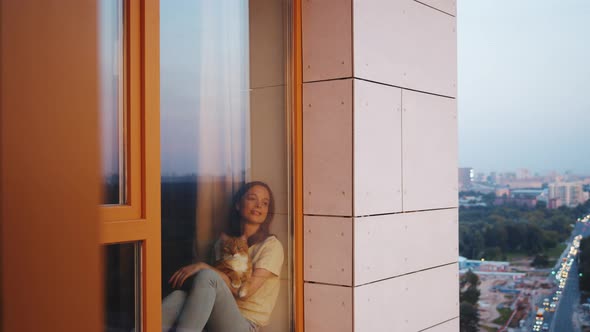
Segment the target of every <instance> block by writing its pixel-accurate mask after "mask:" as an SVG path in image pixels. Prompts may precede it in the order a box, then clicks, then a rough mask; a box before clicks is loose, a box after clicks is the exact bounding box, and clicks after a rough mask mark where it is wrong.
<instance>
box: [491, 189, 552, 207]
mask: <svg viewBox="0 0 590 332" xmlns="http://www.w3.org/2000/svg"><path fill="white" fill-rule="evenodd" d="M501 190H502V189H500V190H496V199H495V200H494V205H504V204H515V205H518V206H526V207H528V208H534V207H535V206H537V202H539V201H546V200H547V198H546V197H547V196H546V192H545V190H544V189H514V190H509V191H508V194H507V195H506V194H505V193H504V192H502V191H501ZM498 193H502V195H498Z"/></svg>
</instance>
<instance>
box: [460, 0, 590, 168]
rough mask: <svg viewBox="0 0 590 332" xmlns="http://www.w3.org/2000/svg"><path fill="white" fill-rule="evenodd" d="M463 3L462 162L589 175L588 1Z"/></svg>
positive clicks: (478, 0) (481, 0)
mask: <svg viewBox="0 0 590 332" xmlns="http://www.w3.org/2000/svg"><path fill="white" fill-rule="evenodd" d="M457 7H458V8H457V38H458V42H457V44H458V111H459V119H458V121H459V166H460V167H473V168H475V169H476V171H484V172H487V171H500V172H501V171H515V170H516V169H518V168H528V169H530V170H531V171H533V172H539V173H544V172H547V171H551V170H555V171H559V172H565V171H568V170H569V171H572V172H573V173H575V174H587V175H590V147H589V145H590V139H589V138H590V1H588V0H516V1H515V0H458V1H457Z"/></svg>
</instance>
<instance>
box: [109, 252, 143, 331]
mask: <svg viewBox="0 0 590 332" xmlns="http://www.w3.org/2000/svg"><path fill="white" fill-rule="evenodd" d="M139 248H140V244H139V243H121V244H111V245H107V246H105V331H108V332H119V331H121V332H123V331H125V332H129V331H139V330H140V329H137V328H136V327H138V326H139V324H138V320H139V314H138V312H139V303H140V302H139V294H140V292H139V282H138V281H139V280H140V279H139V262H140V261H141V260H140V259H139Z"/></svg>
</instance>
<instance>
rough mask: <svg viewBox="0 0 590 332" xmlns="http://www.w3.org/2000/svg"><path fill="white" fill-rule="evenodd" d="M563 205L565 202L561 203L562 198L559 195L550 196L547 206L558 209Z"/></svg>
mask: <svg viewBox="0 0 590 332" xmlns="http://www.w3.org/2000/svg"><path fill="white" fill-rule="evenodd" d="M562 205H563V203H561V199H560V198H559V197H556V198H550V199H549V200H548V201H547V208H548V209H557V208H558V207H560V206H562Z"/></svg>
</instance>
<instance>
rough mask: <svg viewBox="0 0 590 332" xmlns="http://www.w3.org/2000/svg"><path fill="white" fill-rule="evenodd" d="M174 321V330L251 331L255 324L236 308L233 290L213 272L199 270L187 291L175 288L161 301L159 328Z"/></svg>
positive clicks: (184, 331) (169, 327)
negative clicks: (160, 324) (160, 323)
mask: <svg viewBox="0 0 590 332" xmlns="http://www.w3.org/2000/svg"><path fill="white" fill-rule="evenodd" d="M175 322H177V325H176V331H177V332H201V331H203V329H204V328H205V325H206V326H207V331H208V332H254V331H257V330H258V327H257V326H256V324H254V323H252V322H250V321H248V320H247V319H246V318H244V316H242V314H241V313H240V310H239V309H238V305H237V304H236V300H235V299H234V296H233V294H232V293H231V291H230V290H229V288H228V287H227V284H226V283H225V282H224V281H223V279H221V277H220V276H219V275H218V274H217V272H215V271H213V270H209V269H205V270H201V271H199V272H197V274H196V275H195V276H194V278H193V284H192V289H191V290H190V292H188V293H187V292H186V291H182V290H175V291H173V292H172V293H170V295H168V296H166V298H164V300H163V302H162V331H166V332H167V331H169V330H170V329H171V328H172V326H173V325H174V323H175Z"/></svg>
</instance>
